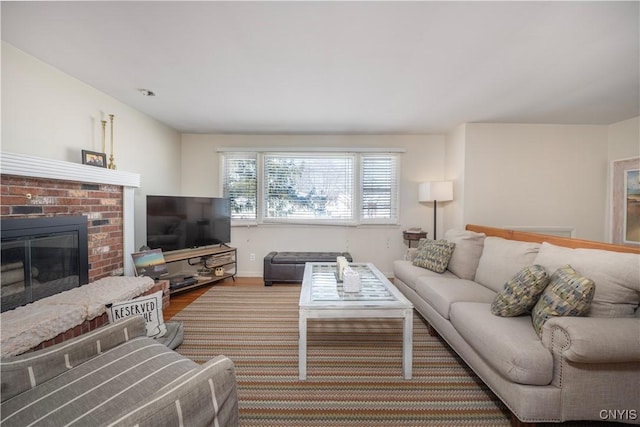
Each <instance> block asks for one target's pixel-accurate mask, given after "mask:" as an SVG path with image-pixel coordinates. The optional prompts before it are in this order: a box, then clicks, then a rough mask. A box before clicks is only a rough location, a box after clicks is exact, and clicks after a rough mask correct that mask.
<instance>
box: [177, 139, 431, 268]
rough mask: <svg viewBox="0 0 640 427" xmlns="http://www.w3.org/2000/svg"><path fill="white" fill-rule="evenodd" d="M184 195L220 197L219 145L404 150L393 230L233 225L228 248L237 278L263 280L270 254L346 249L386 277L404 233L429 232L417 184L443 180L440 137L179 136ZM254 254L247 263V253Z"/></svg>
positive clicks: (402, 244) (428, 217)
mask: <svg viewBox="0 0 640 427" xmlns="http://www.w3.org/2000/svg"><path fill="white" fill-rule="evenodd" d="M182 142H183V144H182V163H183V169H182V171H183V174H182V185H183V188H182V193H183V194H185V195H200V196H219V195H220V184H219V173H220V172H219V159H218V154H217V152H216V149H217V148H218V147H258V148H259V147H287V148H290V147H310V146H311V147H345V146H346V147H392V148H404V149H406V152H405V153H404V154H402V159H401V183H400V185H401V199H400V212H401V218H400V220H401V224H400V225H394V226H359V227H338V226H293V225H258V226H252V227H246V226H245V227H233V229H232V231H231V245H232V246H235V247H237V248H238V258H239V263H238V269H239V274H240V275H241V276H258V277H259V276H262V259H263V258H264V256H265V255H266V254H267V253H269V252H271V251H274V250H275V251H287V250H289V251H304V250H313V251H349V252H350V253H351V254H352V255H353V257H354V259H356V260H358V261H369V262H373V263H374V264H376V266H378V268H380V270H381V271H382V272H383V273H385V274H391V272H392V263H393V260H394V259H398V258H400V257H402V256H403V255H404V252H405V250H406V247H407V246H406V244H405V242H404V241H403V240H402V230H403V229H405V228H408V227H412V226H413V227H414V226H420V227H422V228H424V229H425V230H430V229H431V227H432V226H431V224H432V221H433V217H432V209H431V208H430V207H428V206H423V205H421V204H419V203H418V202H417V194H418V190H417V186H418V183H419V182H422V181H429V180H436V179H442V178H443V177H444V164H443V159H444V136H442V135H192V134H189V135H183V138H182ZM251 253H253V254H255V255H256V259H255V261H249V255H250V254H251Z"/></svg>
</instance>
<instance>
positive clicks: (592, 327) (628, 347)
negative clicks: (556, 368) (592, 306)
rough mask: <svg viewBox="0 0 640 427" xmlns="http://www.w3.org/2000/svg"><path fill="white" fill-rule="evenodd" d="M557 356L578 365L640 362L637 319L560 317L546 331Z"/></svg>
mask: <svg viewBox="0 0 640 427" xmlns="http://www.w3.org/2000/svg"><path fill="white" fill-rule="evenodd" d="M542 342H543V344H544V345H545V347H547V348H548V349H550V350H551V352H552V353H553V354H556V355H561V356H562V357H563V358H564V359H566V360H569V361H571V362H576V363H623V362H640V321H639V320H638V319H637V318H605V317H556V318H553V319H549V320H548V321H547V322H546V323H545V324H544V327H543V328H542Z"/></svg>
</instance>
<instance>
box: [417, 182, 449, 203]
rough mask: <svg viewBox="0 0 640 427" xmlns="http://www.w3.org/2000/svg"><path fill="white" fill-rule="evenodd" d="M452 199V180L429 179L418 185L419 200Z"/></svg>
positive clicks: (443, 200)
mask: <svg viewBox="0 0 640 427" xmlns="http://www.w3.org/2000/svg"><path fill="white" fill-rule="evenodd" d="M450 200H453V182H451V181H431V182H423V183H421V184H420V185H418V201H419V202H434V201H438V202H448V201H450Z"/></svg>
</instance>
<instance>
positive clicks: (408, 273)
mask: <svg viewBox="0 0 640 427" xmlns="http://www.w3.org/2000/svg"><path fill="white" fill-rule="evenodd" d="M393 277H394V278H396V279H399V280H400V281H401V282H403V283H404V284H406V285H407V286H409V287H410V288H411V289H414V290H415V288H416V281H417V280H418V279H419V278H420V277H444V278H451V279H457V277H456V276H455V275H454V274H453V273H452V272H450V271H445V272H444V273H436V272H435V271H431V270H427V269H426V268H422V267H416V266H415V265H413V263H412V261H405V260H396V261H394V262H393Z"/></svg>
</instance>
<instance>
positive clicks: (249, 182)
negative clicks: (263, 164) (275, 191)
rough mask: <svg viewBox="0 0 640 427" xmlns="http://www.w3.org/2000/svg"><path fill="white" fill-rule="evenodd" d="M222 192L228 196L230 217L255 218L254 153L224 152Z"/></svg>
mask: <svg viewBox="0 0 640 427" xmlns="http://www.w3.org/2000/svg"><path fill="white" fill-rule="evenodd" d="M222 169H223V172H222V193H223V195H224V197H228V198H229V202H230V204H231V219H233V220H254V221H255V220H256V219H257V199H258V197H257V196H258V194H257V188H258V182H257V178H258V175H257V155H256V153H224V156H223V157H222Z"/></svg>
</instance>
